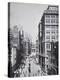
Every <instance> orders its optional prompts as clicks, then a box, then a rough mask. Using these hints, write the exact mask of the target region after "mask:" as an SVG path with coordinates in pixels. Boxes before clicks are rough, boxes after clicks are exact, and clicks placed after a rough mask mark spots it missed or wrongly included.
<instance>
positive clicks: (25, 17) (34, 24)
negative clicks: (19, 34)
mask: <svg viewBox="0 0 60 80" xmlns="http://www.w3.org/2000/svg"><path fill="white" fill-rule="evenodd" d="M47 7H48V5H46V4H31V3H11V4H10V27H13V26H15V25H17V26H18V27H19V28H21V27H23V30H24V32H25V33H28V34H29V35H28V36H29V37H31V38H32V41H33V42H35V41H36V39H37V35H38V24H39V22H40V19H41V17H42V15H43V12H44V10H46V9H47Z"/></svg>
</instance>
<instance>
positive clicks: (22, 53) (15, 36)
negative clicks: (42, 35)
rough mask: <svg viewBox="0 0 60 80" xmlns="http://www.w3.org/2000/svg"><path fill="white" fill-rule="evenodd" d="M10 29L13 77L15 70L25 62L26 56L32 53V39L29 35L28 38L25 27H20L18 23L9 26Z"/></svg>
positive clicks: (10, 56) (10, 60) (10, 55)
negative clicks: (25, 34)
mask: <svg viewBox="0 0 60 80" xmlns="http://www.w3.org/2000/svg"><path fill="white" fill-rule="evenodd" d="M9 31H10V32H9V62H10V63H9V65H10V66H11V71H12V72H11V71H10V72H11V77H13V76H14V74H15V73H14V72H15V71H16V70H17V69H18V68H21V67H22V65H24V64H25V63H24V61H25V58H26V56H29V55H30V54H31V40H30V39H29V38H28V37H27V39H26V37H25V36H24V31H23V29H19V28H18V25H15V26H14V27H13V28H12V29H11V28H9ZM9 69H10V68H9Z"/></svg>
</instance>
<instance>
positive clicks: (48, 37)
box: [46, 36, 55, 39]
mask: <svg viewBox="0 0 60 80" xmlns="http://www.w3.org/2000/svg"><path fill="white" fill-rule="evenodd" d="M51 38H52V39H55V36H52V37H51ZM46 39H50V36H46Z"/></svg>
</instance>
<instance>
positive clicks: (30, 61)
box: [18, 55, 45, 77]
mask: <svg viewBox="0 0 60 80" xmlns="http://www.w3.org/2000/svg"><path fill="white" fill-rule="evenodd" d="M18 75H19V76H20V77H28V76H42V75H45V74H44V73H43V71H41V67H40V65H39V64H37V61H36V56H35V55H34V56H33V55H32V56H27V58H26V61H25V66H24V68H23V69H21V68H20V69H19V73H18Z"/></svg>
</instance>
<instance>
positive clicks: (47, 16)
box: [46, 15, 58, 18]
mask: <svg viewBox="0 0 60 80" xmlns="http://www.w3.org/2000/svg"><path fill="white" fill-rule="evenodd" d="M50 17H51V18H58V16H56V15H46V18H50Z"/></svg>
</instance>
